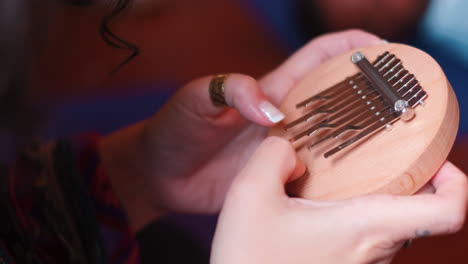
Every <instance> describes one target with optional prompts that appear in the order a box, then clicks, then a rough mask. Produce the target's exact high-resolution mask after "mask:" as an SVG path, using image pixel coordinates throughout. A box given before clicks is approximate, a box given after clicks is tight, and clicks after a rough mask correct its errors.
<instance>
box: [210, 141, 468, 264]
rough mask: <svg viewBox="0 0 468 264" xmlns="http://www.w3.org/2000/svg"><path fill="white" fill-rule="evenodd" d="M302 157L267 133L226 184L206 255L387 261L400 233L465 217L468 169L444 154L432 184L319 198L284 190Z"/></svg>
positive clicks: (457, 223) (223, 263) (216, 261)
mask: <svg viewBox="0 0 468 264" xmlns="http://www.w3.org/2000/svg"><path fill="white" fill-rule="evenodd" d="M301 168H302V170H304V169H303V165H301V164H300V161H299V160H298V159H297V158H296V155H295V152H294V150H293V149H292V147H291V146H290V144H289V143H288V142H286V141H284V140H282V139H279V138H273V137H272V138H268V139H267V140H265V142H264V143H263V144H262V145H261V146H260V147H259V149H258V150H257V152H256V153H255V154H254V155H253V158H252V159H251V160H250V161H249V162H248V164H247V165H246V167H245V168H244V169H243V170H242V172H241V173H240V174H239V175H238V176H237V178H236V179H235V180H234V182H233V184H232V185H231V189H230V191H229V194H228V196H227V199H226V202H225V205H224V207H223V210H222V213H221V216H220V219H219V222H218V227H217V230H216V235H215V239H214V242H213V248H212V256H211V263H212V264H230V263H235V264H237V263H244V264H249V263H252V264H257V263H269V264H275V263H281V264H283V263H295V264H301V263H327V264H329V263H340V264H341V263H379V264H383V263H390V262H391V260H392V258H393V256H394V255H395V254H396V253H397V251H398V250H399V249H400V248H401V247H402V245H403V243H404V241H406V240H410V239H415V238H419V237H424V236H429V235H439V234H448V233H453V232H456V231H458V230H460V229H461V227H462V226H463V223H464V218H465V213H466V209H467V199H468V182H467V178H466V176H465V175H464V174H463V173H462V172H461V171H460V170H458V169H457V168H456V167H455V166H453V165H452V164H451V163H449V162H446V163H445V164H444V165H443V166H442V168H441V169H440V170H439V172H438V173H437V174H436V175H435V177H434V178H433V179H432V181H431V183H432V185H433V187H434V190H433V193H432V192H422V193H419V194H416V195H414V196H391V195H369V196H363V197H360V198H356V199H351V200H344V201H336V202H323V201H309V200H304V199H300V198H290V197H288V196H287V195H286V193H285V190H284V184H285V183H286V182H288V181H290V180H292V179H293V178H295V177H297V176H298V175H300V172H301Z"/></svg>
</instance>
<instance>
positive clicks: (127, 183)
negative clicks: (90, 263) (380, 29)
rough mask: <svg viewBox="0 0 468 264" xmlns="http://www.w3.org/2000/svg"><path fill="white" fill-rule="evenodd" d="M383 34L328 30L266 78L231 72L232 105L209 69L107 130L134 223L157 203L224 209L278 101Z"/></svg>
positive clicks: (120, 190) (109, 152)
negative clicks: (328, 63) (216, 93)
mask: <svg viewBox="0 0 468 264" xmlns="http://www.w3.org/2000/svg"><path fill="white" fill-rule="evenodd" d="M380 42H381V40H380V39H379V38H377V37H376V36H374V35H371V34H368V33H365V32H362V31H357V30H350V31H344V32H340V33H334V34H329V35H324V36H322V37H319V38H317V39H315V40H313V41H311V42H310V43H309V44H308V45H306V46H305V47H304V48H303V49H301V50H299V51H298V52H296V53H295V54H294V55H293V56H292V57H291V58H289V59H288V60H287V61H286V62H285V63H284V64H283V65H281V66H280V67H278V68H277V69H275V70H274V71H272V72H271V73H270V74H268V75H266V76H265V77H264V78H262V79H261V80H260V81H258V82H257V81H256V80H254V79H253V78H251V77H248V76H245V75H241V74H231V75H230V76H229V77H228V78H227V80H226V83H225V98H226V101H227V103H228V105H229V106H230V107H231V108H220V107H216V106H214V105H213V103H212V102H211V101H210V98H209V93H208V87H209V82H210V80H211V78H212V77H211V76H210V77H205V78H201V79H198V80H195V81H193V82H191V83H189V84H188V85H186V86H185V87H183V88H182V89H181V90H180V91H179V92H178V93H177V94H176V95H175V96H174V97H173V98H172V99H170V100H169V102H168V103H167V104H166V105H165V106H164V107H163V108H162V109H161V111H159V112H158V113H156V114H155V115H154V116H153V117H152V118H150V119H148V120H146V121H143V122H141V123H139V124H136V125H134V126H132V127H129V128H127V129H124V130H121V131H118V132H117V133H114V134H113V135H111V136H109V137H107V138H106V139H105V140H104V141H103V142H102V144H101V152H102V159H103V164H104V166H105V168H106V170H107V172H108V173H109V175H110V178H111V181H112V182H113V185H114V188H115V190H116V192H117V195H118V196H119V197H120V199H121V200H122V203H123V205H124V207H125V208H126V209H127V211H128V212H129V215H130V218H131V219H132V218H133V220H132V221H133V222H138V223H134V224H133V225H134V226H137V227H136V228H138V227H140V226H141V225H144V224H145V223H146V222H147V221H149V220H150V219H151V218H154V217H156V215H155V214H157V213H156V212H155V209H159V210H168V211H180V212H192V213H213V212H217V211H218V210H219V209H220V208H221V205H222V203H223V201H224V197H225V194H226V192H227V189H228V187H229V185H230V183H231V181H232V178H233V177H234V175H236V174H237V173H238V172H239V170H240V169H241V168H242V167H243V166H244V165H245V163H246V161H247V160H248V159H249V158H250V156H251V154H252V153H253V151H254V150H255V149H256V148H257V146H258V145H259V143H260V142H261V141H262V140H264V139H265V137H266V134H267V131H268V127H270V126H272V125H273V124H274V123H275V122H277V121H278V120H280V119H281V118H282V114H281V113H279V112H278V110H277V109H276V108H275V107H274V105H279V104H280V102H281V101H282V100H283V98H284V97H285V96H286V95H287V93H288V92H289V90H290V89H292V88H293V87H294V86H295V85H296V84H297V82H298V81H300V80H302V79H303V77H304V76H305V75H306V74H307V73H308V72H310V71H311V70H313V69H314V68H315V67H317V66H318V65H320V64H321V63H322V62H324V61H325V60H327V59H328V58H330V57H333V56H336V55H338V54H341V53H343V52H346V51H348V50H351V49H355V48H358V47H364V46H368V45H373V44H378V43H380ZM252 59H255V58H252ZM136 218H138V220H135V219H136Z"/></svg>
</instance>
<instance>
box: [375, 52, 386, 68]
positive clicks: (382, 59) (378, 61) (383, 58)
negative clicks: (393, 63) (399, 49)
mask: <svg viewBox="0 0 468 264" xmlns="http://www.w3.org/2000/svg"><path fill="white" fill-rule="evenodd" d="M389 56H390V52H388V51H385V52H384V53H383V54H382V55H380V56H378V57H377V59H375V61H374V62H373V63H372V65H374V67H379V65H381V64H382V63H384V62H385V61H386V59H387V58H388V57H389Z"/></svg>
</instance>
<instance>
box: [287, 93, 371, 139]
mask: <svg viewBox="0 0 468 264" xmlns="http://www.w3.org/2000/svg"><path fill="white" fill-rule="evenodd" d="M361 91H372V89H371V88H370V87H369V86H368V85H366V86H364V87H363V88H362V89H361V90H359V91H358V93H359V92H361ZM361 93H362V92H361ZM350 94H351V95H353V94H356V91H355V90H354V89H346V90H344V91H343V92H342V93H341V94H340V96H338V97H335V98H334V99H333V100H331V101H330V102H328V103H327V104H325V105H322V106H320V107H319V108H318V109H316V110H312V111H310V112H308V113H307V114H305V115H303V116H301V117H299V118H297V119H296V120H294V121H292V122H291V123H289V124H287V125H286V126H285V127H284V129H285V130H288V129H290V128H292V127H294V126H296V125H298V124H300V123H302V122H304V121H307V120H309V119H310V118H312V117H313V116H315V115H317V114H321V113H333V112H335V111H336V110H337V109H339V108H338V107H341V106H342V105H343V104H349V103H351V102H353V101H355V100H359V98H360V97H356V96H350Z"/></svg>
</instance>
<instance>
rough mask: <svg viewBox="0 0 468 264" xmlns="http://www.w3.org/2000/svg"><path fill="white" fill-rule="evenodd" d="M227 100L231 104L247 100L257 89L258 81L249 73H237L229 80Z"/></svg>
mask: <svg viewBox="0 0 468 264" xmlns="http://www.w3.org/2000/svg"><path fill="white" fill-rule="evenodd" d="M228 82H229V83H228V86H227V90H226V94H225V96H226V100H227V101H228V103H229V104H230V105H231V106H235V105H237V103H238V102H242V101H245V100H246V99H248V98H249V97H250V96H251V95H252V93H253V92H254V91H255V88H256V86H257V81H256V80H255V79H254V78H253V77H250V76H248V75H241V74H235V75H233V76H232V78H230V79H229V80H228Z"/></svg>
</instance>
